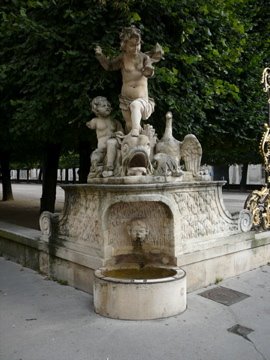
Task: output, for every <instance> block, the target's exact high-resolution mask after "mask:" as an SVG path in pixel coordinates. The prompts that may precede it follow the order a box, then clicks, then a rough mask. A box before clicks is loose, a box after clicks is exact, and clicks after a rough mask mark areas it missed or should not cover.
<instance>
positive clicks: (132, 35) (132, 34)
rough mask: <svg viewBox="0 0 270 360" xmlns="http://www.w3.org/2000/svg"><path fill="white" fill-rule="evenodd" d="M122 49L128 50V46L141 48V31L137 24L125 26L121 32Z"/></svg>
mask: <svg viewBox="0 0 270 360" xmlns="http://www.w3.org/2000/svg"><path fill="white" fill-rule="evenodd" d="M120 40H121V50H123V51H127V48H128V47H135V46H136V48H137V49H138V50H140V46H141V42H142V39H141V31H140V29H137V28H136V26H134V25H132V26H130V27H125V28H124V29H123V30H122V32H121V34H120Z"/></svg>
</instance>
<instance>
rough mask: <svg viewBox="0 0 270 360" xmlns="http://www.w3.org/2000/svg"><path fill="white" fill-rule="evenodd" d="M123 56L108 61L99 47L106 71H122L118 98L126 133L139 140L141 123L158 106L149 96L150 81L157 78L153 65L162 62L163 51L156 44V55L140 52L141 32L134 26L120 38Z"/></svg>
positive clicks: (99, 53) (98, 56) (97, 49)
mask: <svg viewBox="0 0 270 360" xmlns="http://www.w3.org/2000/svg"><path fill="white" fill-rule="evenodd" d="M120 40H121V50H122V53H121V54H120V55H119V56H117V57H116V58H113V59H108V58H107V57H106V56H105V55H104V54H103V53H102V49H101V47H100V46H97V47H96V49H95V52H96V57H97V59H98V61H99V62H100V64H101V65H102V67H103V68H104V69H105V70H112V71H113V70H121V72H122V81H123V82H122V90H121V95H120V97H119V101H120V109H121V111H122V114H123V117H124V120H125V123H126V131H127V132H130V134H131V135H132V136H139V134H140V131H141V126H140V123H141V119H143V120H147V119H148V118H149V117H150V116H151V114H152V113H153V111H154V107H155V102H154V100H153V99H152V98H150V97H149V96H148V78H150V77H152V76H153V74H154V67H153V65H152V64H153V63H154V62H157V61H159V60H160V59H161V58H162V55H163V50H162V48H161V46H160V45H159V44H156V46H155V48H154V50H153V51H151V52H149V53H143V52H141V32H140V30H139V29H137V28H136V27H135V26H130V27H127V28H124V29H123V31H122V32H121V34H120Z"/></svg>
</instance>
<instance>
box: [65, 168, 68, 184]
mask: <svg viewBox="0 0 270 360" xmlns="http://www.w3.org/2000/svg"><path fill="white" fill-rule="evenodd" d="M65 183H66V184H68V169H65Z"/></svg>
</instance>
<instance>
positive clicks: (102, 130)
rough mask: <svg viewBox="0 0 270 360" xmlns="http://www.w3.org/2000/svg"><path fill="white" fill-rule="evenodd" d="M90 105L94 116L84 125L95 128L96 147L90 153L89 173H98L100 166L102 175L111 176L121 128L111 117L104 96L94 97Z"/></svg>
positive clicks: (108, 103)
mask: <svg viewBox="0 0 270 360" xmlns="http://www.w3.org/2000/svg"><path fill="white" fill-rule="evenodd" d="M91 106H92V111H93V113H94V114H95V115H96V117H95V118H93V119H92V120H90V121H88V122H87V123H86V126H87V127H89V129H92V130H94V129H95V130H96V135H97V140H98V145H97V149H96V150H95V151H94V152H93V153H92V155H91V170H90V174H92V176H93V177H96V176H97V175H100V172H99V169H100V168H101V169H102V170H103V172H102V176H103V177H109V176H113V171H114V163H115V159H116V155H117V149H118V148H119V143H120V138H122V137H123V136H124V134H123V128H122V125H121V123H120V122H119V121H117V120H113V119H112V118H111V116H110V114H111V111H112V108H111V104H110V102H109V101H108V100H107V99H106V98H105V97H102V96H97V97H95V98H94V99H93V100H92V102H91ZM106 156H107V159H106V165H105V169H104V166H103V165H104V161H105V157H106Z"/></svg>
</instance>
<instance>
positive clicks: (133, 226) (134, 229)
mask: <svg viewBox="0 0 270 360" xmlns="http://www.w3.org/2000/svg"><path fill="white" fill-rule="evenodd" d="M128 233H129V235H130V238H131V242H132V247H133V254H134V256H135V259H136V260H137V262H138V264H139V266H140V268H143V267H144V265H145V254H144V251H143V243H144V241H145V239H146V237H147V235H148V234H149V229H148V227H147V225H146V223H145V222H144V221H143V220H142V219H132V220H131V222H130V223H129V225H128Z"/></svg>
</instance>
